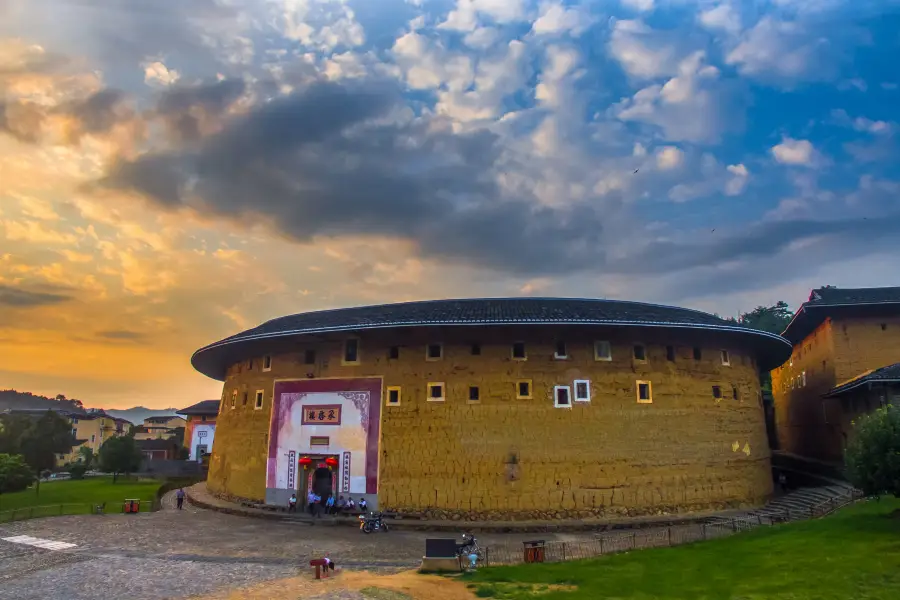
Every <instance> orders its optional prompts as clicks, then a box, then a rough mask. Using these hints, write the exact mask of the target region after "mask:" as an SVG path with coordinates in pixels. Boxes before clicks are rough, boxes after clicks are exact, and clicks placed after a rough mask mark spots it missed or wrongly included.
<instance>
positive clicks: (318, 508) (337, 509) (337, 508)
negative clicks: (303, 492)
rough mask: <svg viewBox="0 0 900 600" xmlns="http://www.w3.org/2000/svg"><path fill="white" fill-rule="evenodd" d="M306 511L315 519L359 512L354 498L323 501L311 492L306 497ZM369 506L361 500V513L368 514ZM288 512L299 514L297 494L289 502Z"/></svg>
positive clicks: (292, 495)
mask: <svg viewBox="0 0 900 600" xmlns="http://www.w3.org/2000/svg"><path fill="white" fill-rule="evenodd" d="M306 510H307V511H308V512H309V514H310V515H311V516H313V517H319V516H321V515H322V514H323V513H324V514H326V515H338V514H346V513H354V512H356V511H357V504H356V502H354V501H353V498H347V499H346V500H344V497H343V496H339V497H338V498H337V500H335V498H334V496H328V497H327V498H325V499H323V498H322V497H321V496H319V495H318V494H317V493H316V492H315V491H312V490H310V492H309V494H307V496H306ZM367 510H369V505H368V503H367V502H366V499H365V498H360V499H359V511H360V512H366V511H367ZM288 512H297V494H291V497H290V499H289V500H288Z"/></svg>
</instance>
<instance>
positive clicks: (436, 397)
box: [428, 383, 444, 402]
mask: <svg viewBox="0 0 900 600" xmlns="http://www.w3.org/2000/svg"><path fill="white" fill-rule="evenodd" d="M428 401H429V402H443V401H444V384H443V383H429V384H428Z"/></svg>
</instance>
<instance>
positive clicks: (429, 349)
mask: <svg viewBox="0 0 900 600" xmlns="http://www.w3.org/2000/svg"><path fill="white" fill-rule="evenodd" d="M443 357H444V346H443V345H442V344H428V345H427V346H426V347H425V358H426V360H440V359H441V358H443Z"/></svg>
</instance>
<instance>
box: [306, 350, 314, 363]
mask: <svg viewBox="0 0 900 600" xmlns="http://www.w3.org/2000/svg"><path fill="white" fill-rule="evenodd" d="M303 364H305V365H314V364H316V351H315V350H307V351H305V352H304V353H303Z"/></svg>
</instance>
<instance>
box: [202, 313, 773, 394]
mask: <svg viewBox="0 0 900 600" xmlns="http://www.w3.org/2000/svg"><path fill="white" fill-rule="evenodd" d="M548 324H560V325H565V324H569V325H584V326H591V325H605V326H643V327H670V328H681V329H705V330H720V331H732V332H738V333H740V334H743V335H747V336H754V337H755V338H757V339H759V338H768V343H769V344H770V346H769V347H768V350H769V351H772V352H774V353H775V354H778V355H779V357H781V359H782V361H781V362H783V361H784V360H786V359H787V357H788V356H789V355H790V352H789V350H790V348H789V344H788V343H787V341H786V340H783V339H781V338H780V337H779V336H777V335H774V334H770V333H766V332H763V331H757V330H752V329H748V328H745V327H741V326H739V325H737V324H735V323H733V322H729V321H725V320H724V319H721V318H719V317H717V316H715V315H711V314H709V313H705V312H701V311H698V310H693V309H688V308H676V307H672V306H661V305H658V304H646V303H642V302H628V301H623V300H597V299H581V298H471V299H458V300H428V301H422V302H404V303H399V304H381V305H377V306H362V307H356V308H338V309H332V310H320V311H314V312H307V313H300V314H296V315H290V316H286V317H280V318H277V319H272V320H271V321H267V322H265V323H263V324H262V325H259V326H257V327H254V328H252V329H248V330H247V331H243V332H241V333H238V334H236V335H233V336H231V337H227V338H225V339H223V340H220V341H218V342H215V343H213V344H210V345H208V346H205V347H204V348H201V349H200V350H197V351H196V352H195V353H194V355H193V356H192V357H191V363H192V364H193V365H194V368H196V369H197V370H198V371H200V372H201V373H204V374H205V375H207V376H209V377H213V378H217V379H221V378H222V377H223V375H224V369H225V364H227V363H228V361H232V360H234V359H235V357H237V356H240V355H241V351H240V350H239V348H240V347H244V348H245V350H246V343H247V342H253V341H266V340H271V339H274V338H284V337H289V336H302V335H309V334H321V333H333V332H345V331H361V330H367V329H387V328H397V327H415V326H453V325H467V326H471V325H483V326H496V325H520V326H522V325H548ZM785 349H787V350H788V354H787V356H783V357H782V356H781V355H782V354H783V353H784V350H785ZM245 353H246V352H245ZM237 360H240V358H238V359H237ZM762 362H763V363H766V362H768V361H767V360H766V359H765V358H763V360H762ZM777 364H781V363H780V362H779V363H777Z"/></svg>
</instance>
